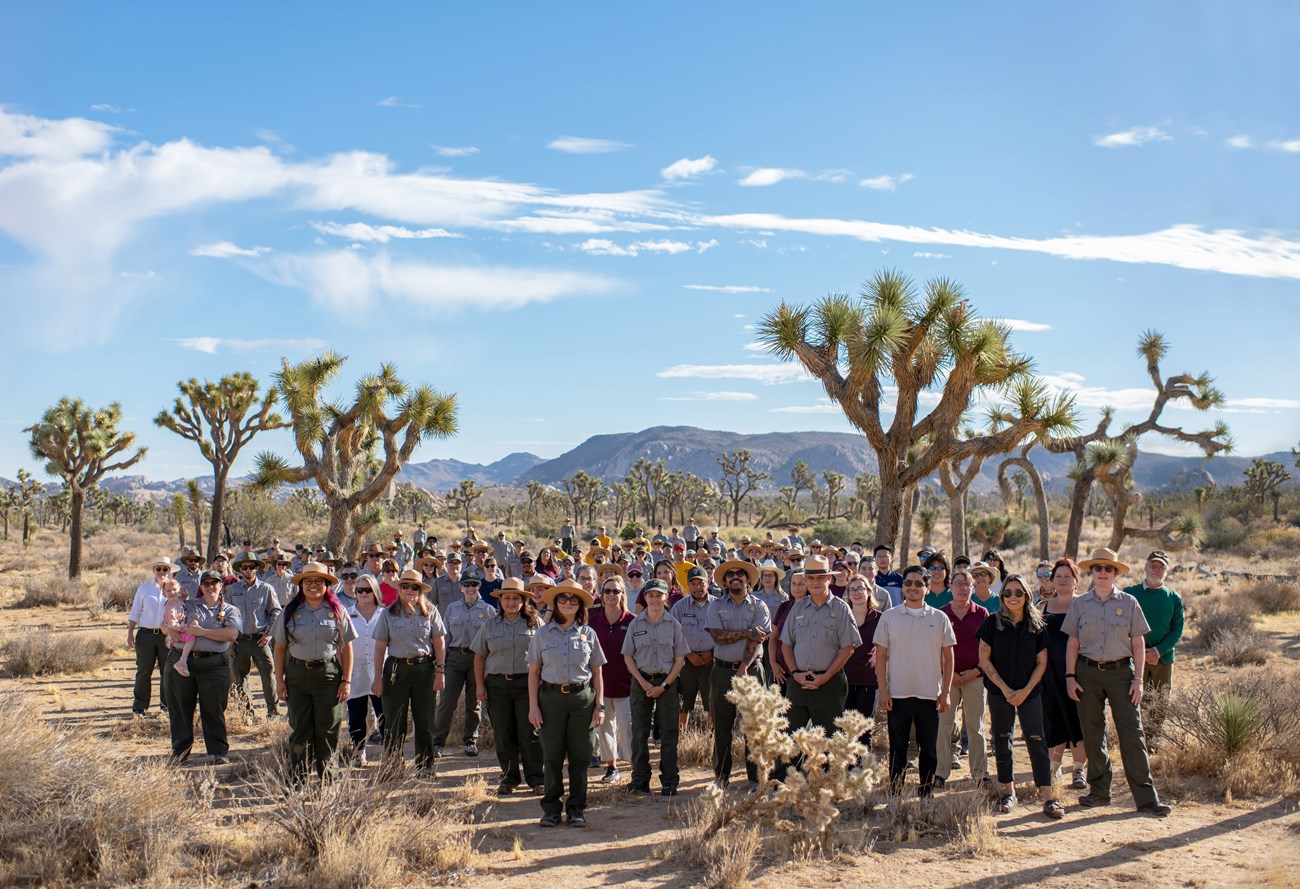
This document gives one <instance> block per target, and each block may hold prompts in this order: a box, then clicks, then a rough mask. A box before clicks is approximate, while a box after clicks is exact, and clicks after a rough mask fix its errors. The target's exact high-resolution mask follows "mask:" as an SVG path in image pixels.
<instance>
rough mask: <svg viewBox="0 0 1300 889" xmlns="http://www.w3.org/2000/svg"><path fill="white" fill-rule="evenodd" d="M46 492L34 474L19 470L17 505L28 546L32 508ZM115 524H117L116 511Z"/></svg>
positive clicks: (25, 542)
mask: <svg viewBox="0 0 1300 889" xmlns="http://www.w3.org/2000/svg"><path fill="white" fill-rule="evenodd" d="M44 493H45V485H43V484H41V483H40V482H38V481H37V480H36V479H34V478H32V474H31V473H30V472H28V471H27V470H25V469H20V470H18V490H17V494H18V502H17V504H16V505H17V507H18V514H19V515H20V516H22V519H23V546H27V545H28V544H29V543H30V542H31V537H32V535H31V520H32V509H33V507H35V506H36V502H37V500H39V499H40V497H41V495H42V494H44ZM113 524H115V525H116V524H117V518H116V512H114V520H113Z"/></svg>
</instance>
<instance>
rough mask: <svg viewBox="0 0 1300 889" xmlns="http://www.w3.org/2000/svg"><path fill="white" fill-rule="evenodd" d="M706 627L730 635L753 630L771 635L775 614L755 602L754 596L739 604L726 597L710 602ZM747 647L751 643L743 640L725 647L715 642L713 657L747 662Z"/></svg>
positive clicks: (746, 597) (757, 601) (758, 601)
mask: <svg viewBox="0 0 1300 889" xmlns="http://www.w3.org/2000/svg"><path fill="white" fill-rule="evenodd" d="M704 628H705V629H706V630H726V631H728V632H737V631H744V630H753V629H759V630H763V631H764V632H770V631H771V629H772V615H771V614H770V613H769V612H768V610H767V606H766V605H764V604H763V603H762V602H761V601H760V600H758V599H755V598H754V596H753V595H752V594H751V595H747V596H745V598H743V599H741V600H740V602H736V601H735V600H734V599H732V598H731V596H729V595H727V596H722V597H721V598H718V599H714V600H712V601H711V602H709V611H708V617H707V618H705V621H704ZM748 645H749V643H748V642H747V641H746V640H744V639H741V640H739V641H737V642H728V643H726V644H723V643H721V642H716V643H714V646H713V656H714V657H715V658H717V659H718V660H722V661H730V662H733V663H735V662H739V661H741V660H743V659H744V657H745V649H746V648H747V647H748Z"/></svg>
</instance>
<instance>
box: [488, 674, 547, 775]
mask: <svg viewBox="0 0 1300 889" xmlns="http://www.w3.org/2000/svg"><path fill="white" fill-rule="evenodd" d="M484 685H486V686H487V696H488V699H487V705H488V716H489V718H490V719H491V720H492V738H493V743H494V744H495V746H496V754H497V764H498V765H500V766H501V783H502V784H509V785H510V786H511V787H518V786H519V784H520V783H521V782H523V783H527V784H528V786H529V787H536V786H538V785H539V784H541V783H542V781H543V780H544V777H543V770H542V741H541V738H540V737H539V736H538V734H537V729H535V728H533V725H532V723H530V722H529V721H528V674H526V673H514V674H511V675H510V676H509V678H507V677H506V674H504V673H488V674H487V675H486V676H485V677H484Z"/></svg>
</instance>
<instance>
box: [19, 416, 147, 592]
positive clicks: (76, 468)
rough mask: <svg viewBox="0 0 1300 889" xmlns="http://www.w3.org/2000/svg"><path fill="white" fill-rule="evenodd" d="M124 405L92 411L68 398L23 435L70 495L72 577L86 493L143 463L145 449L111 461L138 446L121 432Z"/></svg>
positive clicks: (129, 434)
mask: <svg viewBox="0 0 1300 889" xmlns="http://www.w3.org/2000/svg"><path fill="white" fill-rule="evenodd" d="M121 421H122V406H121V405H120V404H118V403H117V402H113V403H112V404H110V405H109V406H108V407H106V408H100V409H99V410H91V409H90V408H88V407H86V406H85V405H84V404H82V402H81V399H79V398H78V399H72V398H68V397H67V396H64V397H63V398H60V399H59V401H58V403H57V404H55V405H54V406H53V407H51V408H49V409H48V410H46V411H45V413H44V414H43V415H42V416H41V420H40V422H39V423H37V424H36V425H34V426H29V427H28V428H27V429H25V430H23V431H24V432H29V433H31V439H30V441H29V446H30V447H31V452H32V456H33V457H35V458H36V459H38V460H44V461H45V471H46V472H47V473H49V474H50V475H53V476H58V477H59V478H61V479H63V484H64V487H65V488H67V489H68V491H70V492H71V495H72V496H71V500H70V502H69V506H68V511H69V516H70V519H71V525H72V529H71V542H70V544H69V547H68V550H69V552H68V577H69V578H76V577H79V576H80V575H81V516H82V512H83V510H84V508H85V505H86V494H87V492H89V491H93V490H95V489H96V487H98V485H99V480H100V479H101V478H103V477H104V475H105V474H106V473H109V472H114V471H116V470H119V469H126V468H128V467H131V466H134V465H135V464H136V463H138V462H140V460H141V459H143V458H144V455H145V450H146V449H145V448H140V449H139V450H137V451H136V452H135V453H134V454H133V455H131V456H130V457H125V458H124V459H121V460H118V461H117V462H116V463H111V462H109V461H111V460H113V459H114V458H115V457H117V456H118V455H119V454H123V453H124V452H126V451H128V450H130V449H131V446H132V445H133V444H135V433H134V432H120V431H118V428H117V424H118V423H120V422H121Z"/></svg>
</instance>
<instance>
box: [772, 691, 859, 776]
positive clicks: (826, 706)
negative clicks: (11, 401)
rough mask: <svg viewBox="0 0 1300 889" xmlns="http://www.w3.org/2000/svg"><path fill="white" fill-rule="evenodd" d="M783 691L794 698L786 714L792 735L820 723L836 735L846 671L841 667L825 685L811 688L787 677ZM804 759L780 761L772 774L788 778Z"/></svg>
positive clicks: (790, 699)
mask: <svg viewBox="0 0 1300 889" xmlns="http://www.w3.org/2000/svg"><path fill="white" fill-rule="evenodd" d="M783 692H784V693H785V696H786V698H787V699H788V700H789V701H790V709H789V710H788V711H786V713H787V718H788V719H789V720H790V732H791V734H793V733H794V732H797V731H798V730H799V729H801V728H807V727H808V726H810V725H812V726H820V727H821V729H822V730H823V731H825V732H826V734H827V736H830V735H833V734H835V720H837V719H839V718H840V714H842V713H843V712H844V702H845V700H846V699H847V698H848V693H849V680H848V679H846V678H845V676H844V671H843V670H840V671H839V672H838V673H836V674H835V675H834V676H832V677H831V678H830V679H828V680H826V682H825V684H823V685H822V687H821V688H818V689H814V690H812V691H810V690H808V689H806V688H804V687H803V686H802V685H800V684H799V683H798V682H795V681H794V679H787V680H786V681H785V688H784V689H783ZM802 759H803V757H802V756H797V757H795V759H794V761H793V762H792V763H785V762H778V763H777V764H776V766H775V767H774V768H773V769H772V777H773V778H776V779H777V780H778V781H784V780H785V776H786V774H787V772H788V770H789V767H790V766H791V765H794V766H796V767H797V766H798V765H799V764H800V763H801V761H802Z"/></svg>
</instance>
